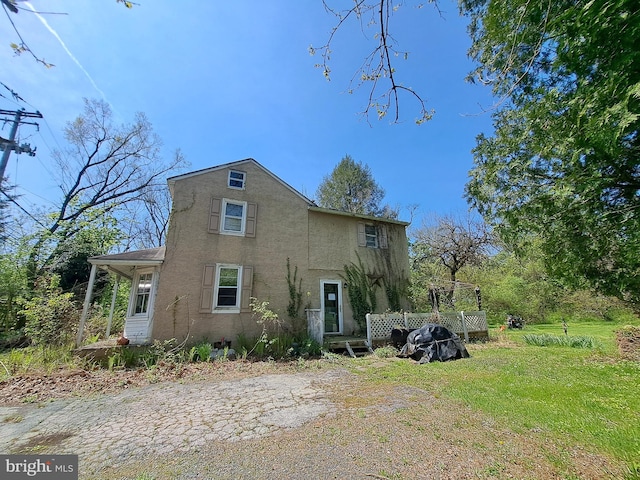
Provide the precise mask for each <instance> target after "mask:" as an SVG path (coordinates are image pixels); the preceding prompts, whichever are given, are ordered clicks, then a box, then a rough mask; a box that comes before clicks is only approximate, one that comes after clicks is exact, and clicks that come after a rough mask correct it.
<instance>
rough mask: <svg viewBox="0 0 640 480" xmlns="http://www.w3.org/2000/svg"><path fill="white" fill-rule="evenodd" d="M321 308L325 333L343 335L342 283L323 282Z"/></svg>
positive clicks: (333, 281)
mask: <svg viewBox="0 0 640 480" xmlns="http://www.w3.org/2000/svg"><path fill="white" fill-rule="evenodd" d="M320 290H321V294H322V299H321V308H322V313H321V314H322V318H323V319H324V333H327V334H331V333H334V334H341V333H342V326H343V323H342V282H340V281H335V280H323V281H322V282H321V289H320Z"/></svg>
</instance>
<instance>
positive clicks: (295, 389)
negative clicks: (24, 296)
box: [0, 371, 345, 473]
mask: <svg viewBox="0 0 640 480" xmlns="http://www.w3.org/2000/svg"><path fill="white" fill-rule="evenodd" d="M344 375H345V373H344V372H339V371H328V372H322V373H318V372H315V373H314V374H306V373H305V374H290V375H265V376H261V377H255V378H247V379H241V380H232V381H224V382H201V383H183V384H180V383H177V382H171V383H162V384H156V385H151V386H147V387H143V388H134V389H131V390H127V391H124V392H121V393H119V394H116V395H100V396H95V397H89V398H78V399H73V400H68V399H67V400H56V401H53V402H50V403H47V404H44V405H26V406H20V407H0V452H5V453H12V452H16V453H18V452H19V453H38V454H40V453H52V454H53V453H55V454H65V453H68V454H77V455H79V459H80V472H81V473H82V471H83V470H84V469H86V468H87V466H89V465H90V466H91V467H90V469H91V470H93V471H96V470H99V469H100V468H102V467H103V466H105V465H107V464H113V463H114V462H118V461H126V460H128V459H131V458H132V457H140V456H146V455H154V456H157V455H160V456H162V455H167V454H170V453H175V452H180V451H187V450H189V451H193V450H194V449H197V448H198V447H199V446H203V445H204V444H206V443H207V442H210V441H237V440H245V439H254V438H260V437H264V436H267V435H271V434H274V433H276V432H278V431H281V430H285V429H291V428H296V427H299V426H301V425H303V424H304V423H306V422H309V421H311V420H313V419H315V418H318V417H319V416H323V415H327V414H329V413H331V412H332V404H331V402H330V401H329V399H328V394H327V392H326V391H325V387H327V386H328V385H329V384H333V383H335V382H336V381H339V380H340V378H342V377H344ZM83 466H84V468H83ZM85 471H86V470H85Z"/></svg>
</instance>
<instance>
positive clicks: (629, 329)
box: [616, 325, 640, 362]
mask: <svg viewBox="0 0 640 480" xmlns="http://www.w3.org/2000/svg"><path fill="white" fill-rule="evenodd" d="M616 342H617V344H618V351H619V352H620V356H622V358H624V359H625V360H632V361H636V362H640V327H635V326H631V325H629V326H626V327H623V328H621V329H620V330H618V331H617V332H616Z"/></svg>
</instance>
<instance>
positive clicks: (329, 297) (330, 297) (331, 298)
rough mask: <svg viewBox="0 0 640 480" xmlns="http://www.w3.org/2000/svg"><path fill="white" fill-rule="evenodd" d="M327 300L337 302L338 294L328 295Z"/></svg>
mask: <svg viewBox="0 0 640 480" xmlns="http://www.w3.org/2000/svg"><path fill="white" fill-rule="evenodd" d="M327 300H329V301H331V302H335V301H336V294H335V293H330V294H329V295H327Z"/></svg>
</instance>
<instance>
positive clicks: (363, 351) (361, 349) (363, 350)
mask: <svg viewBox="0 0 640 480" xmlns="http://www.w3.org/2000/svg"><path fill="white" fill-rule="evenodd" d="M344 344H345V347H346V349H347V352H349V355H351V357H353V358H356V357H364V356H365V355H367V354H369V353H373V350H372V349H371V346H369V344H368V343H367V342H364V345H354V346H351V344H350V343H349V342H344Z"/></svg>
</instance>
